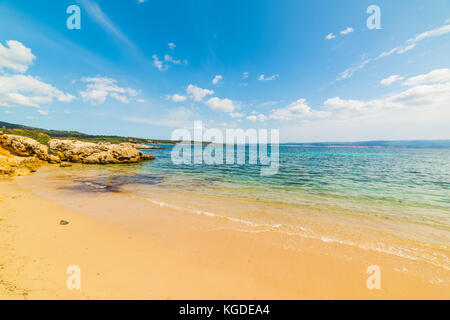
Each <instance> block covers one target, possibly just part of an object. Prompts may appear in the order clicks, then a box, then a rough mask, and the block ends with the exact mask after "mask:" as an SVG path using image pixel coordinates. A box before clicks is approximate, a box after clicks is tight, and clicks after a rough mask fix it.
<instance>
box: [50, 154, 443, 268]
mask: <svg viewBox="0 0 450 320" xmlns="http://www.w3.org/2000/svg"><path fill="white" fill-rule="evenodd" d="M167 147H168V148H169V149H168V150H149V151H146V152H148V153H151V154H153V155H155V156H156V160H155V161H152V162H146V163H142V164H129V165H120V166H114V165H111V166H95V165H93V166H92V165H89V166H86V165H85V166H74V167H73V168H65V169H62V170H58V171H56V172H54V173H52V175H51V176H49V177H47V178H48V179H49V184H52V185H54V186H56V187H57V188H59V189H61V190H63V191H65V192H69V193H70V192H72V193H73V194H74V195H75V193H77V194H79V193H80V192H81V193H90V194H94V195H95V194H96V193H108V192H114V193H120V192H123V193H125V194H128V195H133V197H138V198H140V199H145V200H148V201H149V203H152V204H156V205H160V206H166V207H171V208H173V209H177V210H183V211H185V212H189V213H192V214H199V215H204V216H208V217H216V218H220V219H227V220H228V221H233V222H236V223H237V225H238V226H237V228H239V230H243V231H251V232H255V231H256V232H266V231H275V232H282V233H284V234H286V235H296V236H303V237H308V238H314V239H319V240H322V241H324V242H335V243H342V244H347V245H353V246H358V247H360V248H365V249H370V250H375V251H380V252H385V253H389V254H395V255H399V256H403V257H407V258H410V259H413V260H417V259H420V260H423V261H426V262H427V263H431V264H433V265H435V266H439V267H442V268H444V269H446V270H450V254H449V244H450V191H449V186H450V149H407V148H392V147H389V148H364V149H363V148H351V147H350V148H305V147H283V146H281V147H280V154H279V155H280V169H279V174H277V175H274V176H261V175H260V166H259V165H248V164H246V165H216V166H209V165H204V164H203V165H175V164H173V163H172V161H171V150H170V148H171V146H167ZM247 151H248V150H247ZM246 156H247V158H248V154H247V155H246ZM68 182H69V183H68ZM124 220H126V217H124Z"/></svg>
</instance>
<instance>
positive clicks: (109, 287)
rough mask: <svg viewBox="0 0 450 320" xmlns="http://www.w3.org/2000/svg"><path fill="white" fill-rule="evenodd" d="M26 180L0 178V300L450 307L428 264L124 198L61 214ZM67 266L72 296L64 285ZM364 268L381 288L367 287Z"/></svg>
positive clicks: (93, 200) (87, 203)
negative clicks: (374, 273)
mask: <svg viewBox="0 0 450 320" xmlns="http://www.w3.org/2000/svg"><path fill="white" fill-rule="evenodd" d="M26 178H27V177H25V178H14V179H4V180H0V299H397V298H401V299H449V298H450V289H449V287H448V283H449V280H450V275H449V273H448V271H447V270H442V269H440V268H437V267H434V266H432V265H430V264H427V263H423V262H419V261H413V260H410V259H406V258H402V257H399V256H394V255H391V254H387V253H381V252H376V251H371V250H364V249H361V248H357V247H352V246H349V245H345V244H340V243H332V242H324V241H320V240H316V239H308V238H303V237H297V236H289V235H287V234H282V233H279V232H276V231H271V230H265V231H261V230H257V229H255V230H253V232H252V230H251V228H245V230H244V229H243V230H240V228H239V227H238V226H237V225H236V223H237V222H232V221H225V220H223V219H219V218H214V217H205V216H201V215H195V214H192V213H189V212H183V211H182V210H175V209H171V208H167V207H161V206H158V205H156V204H152V203H150V202H148V201H142V200H138V199H135V198H132V197H130V196H129V195H124V194H114V193H107V194H102V195H101V196H91V197H80V198H76V199H74V200H73V203H72V207H71V208H70V209H69V208H68V207H66V206H62V205H61V203H58V202H57V201H50V200H48V199H46V198H44V197H42V196H38V195H36V194H37V193H36V191H37V189H38V188H39V183H37V184H36V179H35V180H34V182H33V184H27V183H26V181H27V180H23V179H26ZM43 183H44V182H43ZM74 203H76V204H77V205H78V209H75V206H74V205H73V204H74ZM89 208H90V210H92V209H95V210H96V212H97V214H96V215H92V214H89V213H88V212H89V210H88V209H89ZM124 215H125V216H126V217H127V219H126V220H127V223H126V224H125V223H123V222H124ZM61 220H65V221H67V222H69V224H68V225H61V224H60V221H61ZM72 265H76V266H79V267H80V269H81V289H80V290H69V289H68V288H67V285H66V282H67V278H68V277H69V275H68V274H67V273H66V271H67V268H68V266H72ZM371 265H377V266H379V267H380V270H381V289H380V290H376V289H375V290H369V289H368V288H367V284H366V282H367V278H368V277H369V275H368V274H367V272H366V271H367V268H368V267H369V266H371ZM424 274H431V275H434V277H433V278H434V279H439V281H430V278H427V277H424V276H423V275H424Z"/></svg>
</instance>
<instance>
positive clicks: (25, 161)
mask: <svg viewBox="0 0 450 320" xmlns="http://www.w3.org/2000/svg"><path fill="white" fill-rule="evenodd" d="M44 163H45V162H44V161H41V160H39V159H38V158H36V157H18V156H15V155H12V154H10V153H9V152H8V151H7V150H4V149H2V148H0V175H8V176H24V175H27V174H30V173H32V172H36V171H37V169H39V168H40V167H41V166H42V165H43V164H44Z"/></svg>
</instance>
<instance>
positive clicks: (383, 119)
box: [250, 70, 450, 142]
mask: <svg viewBox="0 0 450 320" xmlns="http://www.w3.org/2000/svg"><path fill="white" fill-rule="evenodd" d="M433 71H436V70H433ZM433 71H432V72H429V73H427V74H424V75H419V76H417V77H412V78H410V79H414V82H411V83H410V84H413V83H414V86H412V87H410V88H407V89H405V90H400V92H392V93H390V94H388V95H385V96H382V97H378V98H375V99H369V100H357V99H344V98H341V97H333V98H330V99H327V100H326V101H325V102H324V103H323V104H322V106H320V107H319V108H314V109H313V108H310V107H309V105H308V104H307V103H306V101H305V100H304V99H300V100H298V101H297V102H295V103H293V104H291V105H289V106H288V107H286V108H282V109H275V110H272V114H271V115H269V117H268V118H269V119H273V120H279V121H289V120H292V121H291V122H287V124H286V125H285V126H284V127H282V128H281V131H280V132H281V133H282V137H281V139H282V141H304V142H312V141H355V140H360V141H361V140H362V141H363V140H394V139H408V140H411V139H449V138H450V126H449V125H448V119H450V108H449V101H450V81H449V80H448V79H447V78H446V77H441V76H439V77H438V76H437V74H438V73H437V72H433ZM429 74H431V75H433V76H428V75H429ZM416 79H417V80H416ZM436 81H440V82H436ZM255 116H256V114H255ZM250 120H251V121H253V120H255V118H253V117H252V118H251V119H250Z"/></svg>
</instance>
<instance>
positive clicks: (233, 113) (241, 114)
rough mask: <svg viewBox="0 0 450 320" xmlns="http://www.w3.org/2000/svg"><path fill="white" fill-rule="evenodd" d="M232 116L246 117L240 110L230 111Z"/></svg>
mask: <svg viewBox="0 0 450 320" xmlns="http://www.w3.org/2000/svg"><path fill="white" fill-rule="evenodd" d="M230 117H232V118H242V117H244V114H243V113H239V112H232V113H230Z"/></svg>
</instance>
